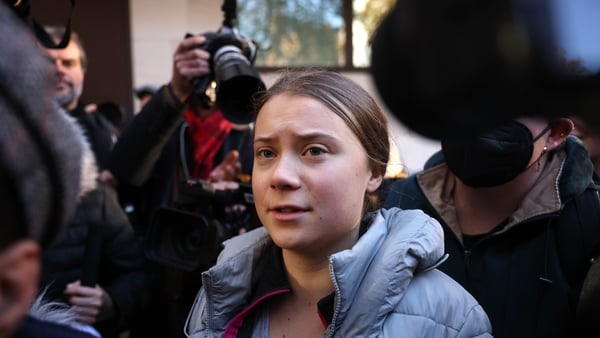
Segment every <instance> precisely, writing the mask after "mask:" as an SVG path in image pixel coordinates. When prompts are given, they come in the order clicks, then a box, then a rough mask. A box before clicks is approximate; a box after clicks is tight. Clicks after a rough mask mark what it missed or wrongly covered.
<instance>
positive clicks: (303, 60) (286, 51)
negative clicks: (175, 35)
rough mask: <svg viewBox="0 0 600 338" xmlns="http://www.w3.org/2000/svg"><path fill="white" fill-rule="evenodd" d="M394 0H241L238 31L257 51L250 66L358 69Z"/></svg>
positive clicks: (364, 62) (367, 60)
mask: <svg viewBox="0 0 600 338" xmlns="http://www.w3.org/2000/svg"><path fill="white" fill-rule="evenodd" d="M394 4H395V0H243V1H238V4H237V20H238V28H239V31H240V32H241V33H242V34H243V35H244V36H246V37H247V38H249V39H252V40H254V41H255V42H256V43H257V44H258V46H259V48H260V50H259V52H258V55H257V58H256V61H255V67H256V68H258V69H260V70H266V71H268V70H272V69H277V68H282V67H304V66H319V67H324V68H331V69H340V70H361V69H365V68H368V67H369V64H370V52H371V47H370V39H371V36H372V35H373V33H374V31H375V29H376V27H377V25H378V24H379V22H380V20H381V19H383V17H384V16H385V14H386V13H387V11H388V10H389V9H390V8H391V7H392V6H393V5H394Z"/></svg>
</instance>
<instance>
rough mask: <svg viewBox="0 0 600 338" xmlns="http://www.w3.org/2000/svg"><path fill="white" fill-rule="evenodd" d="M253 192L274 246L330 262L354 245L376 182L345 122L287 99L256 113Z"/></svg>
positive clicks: (313, 104)
mask: <svg viewBox="0 0 600 338" xmlns="http://www.w3.org/2000/svg"><path fill="white" fill-rule="evenodd" d="M254 152H255V159H254V167H253V171H252V188H253V193H254V201H255V205H256V210H257V213H258V216H259V218H260V220H261V221H262V224H263V225H264V226H265V227H266V228H267V230H268V231H269V233H270V235H271V237H272V238H273V241H274V242H275V243H276V244H277V245H278V246H280V247H281V248H283V249H284V250H291V251H295V252H298V253H300V254H304V255H315V256H323V255H329V254H331V253H333V252H337V251H340V250H343V249H346V248H350V247H351V246H352V245H353V244H354V243H355V242H356V239H357V236H358V227H359V223H360V220H361V217H362V210H363V202H364V197H365V193H366V192H372V191H374V190H375V189H376V188H377V187H378V186H379V184H380V183H381V179H382V178H381V175H377V174H374V173H373V171H372V170H371V166H370V164H369V160H368V158H367V154H366V152H365V150H364V148H363V146H362V145H361V144H360V142H359V140H358V138H357V137H356V135H354V133H353V132H352V131H351V130H350V129H349V128H348V127H347V126H346V124H345V123H344V121H343V120H342V119H341V118H340V117H338V116H337V115H336V114H335V113H333V112H332V111H330V110H329V109H328V108H326V107H325V106H324V105H322V104H321V103H320V102H319V101H317V100H315V99H312V98H309V97H304V96H294V95H290V94H279V95H276V96H274V97H273V98H271V99H270V100H269V101H268V102H267V103H266V104H265V105H264V106H263V107H262V109H261V110H260V112H259V114H258V117H257V119H256V126H255V136H254Z"/></svg>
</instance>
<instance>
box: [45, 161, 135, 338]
mask: <svg viewBox="0 0 600 338" xmlns="http://www.w3.org/2000/svg"><path fill="white" fill-rule="evenodd" d="M90 156H91V155H88V159H89V157H90ZM89 161H91V162H92V163H91V164H90V163H88V165H86V166H85V167H86V168H87V169H88V171H87V172H86V173H84V174H83V176H85V177H86V178H87V181H86V180H84V181H82V196H81V199H80V201H79V203H78V205H77V208H76V210H75V215H74V216H73V217H72V218H71V219H70V220H69V222H68V224H67V227H66V229H65V231H64V232H63V234H62V236H61V237H60V238H59V240H58V241H57V242H56V243H55V244H54V245H53V246H51V247H49V248H48V249H47V250H46V251H44V254H43V258H42V278H41V281H40V287H41V290H42V291H43V290H44V289H45V287H46V286H48V290H47V291H46V298H47V299H49V300H62V301H63V302H65V303H68V302H67V300H66V299H65V297H64V293H63V291H64V289H65V286H66V285H67V284H68V283H71V282H74V281H76V280H81V281H82V283H83V284H84V285H92V286H93V285H95V284H98V285H100V286H101V287H102V288H103V289H104V290H106V292H107V293H108V294H109V295H110V297H111V299H112V301H113V305H114V307H115V310H116V316H115V317H114V318H111V319H108V320H106V321H105V322H101V323H98V324H97V325H96V326H95V327H96V329H98V331H100V332H101V333H102V335H103V337H110V336H113V335H116V334H117V333H119V332H122V331H124V330H125V329H127V327H128V325H129V324H130V323H131V321H132V318H133V317H134V315H135V314H137V312H139V311H140V308H141V306H142V300H143V299H142V297H143V296H144V287H145V279H144V278H145V277H144V273H143V268H144V263H145V261H144V256H143V247H142V243H141V240H140V239H139V237H137V236H136V234H135V232H134V230H133V228H132V227H131V224H130V223H129V220H128V218H127V216H126V215H125V213H124V211H123V209H122V208H121V206H120V205H119V203H118V199H117V196H116V193H115V191H114V189H113V188H111V187H109V186H106V185H103V184H100V183H97V182H96V180H95V178H96V177H97V168H96V167H95V165H94V163H93V160H91V159H89Z"/></svg>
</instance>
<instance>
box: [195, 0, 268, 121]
mask: <svg viewBox="0 0 600 338" xmlns="http://www.w3.org/2000/svg"><path fill="white" fill-rule="evenodd" d="M221 9H222V10H223V13H224V15H225V19H224V21H223V25H222V26H221V28H219V30H218V31H217V32H216V33H215V32H207V33H204V34H202V35H203V36H204V37H205V38H206V42H205V43H204V44H203V45H202V46H199V47H198V48H202V49H204V50H206V51H208V52H210V54H211V59H210V68H211V73H210V75H207V76H202V77H197V78H194V79H192V88H193V91H194V94H195V95H196V96H197V97H198V98H199V99H200V101H201V103H202V104H203V105H205V107H210V106H211V105H212V99H211V98H210V97H209V95H207V93H206V90H207V89H208V88H209V86H210V84H211V83H212V82H213V81H215V82H216V84H217V87H216V102H217V105H218V106H219V108H220V109H221V112H222V113H223V116H224V117H225V118H226V119H228V120H229V121H231V122H233V123H239V124H245V123H250V122H252V120H253V114H252V111H253V107H252V100H253V98H254V95H255V94H256V93H258V92H260V91H264V90H265V89H266V87H265V84H264V83H263V81H262V80H261V78H260V75H259V74H258V73H257V72H256V70H255V69H254V68H252V64H253V63H254V60H255V58H256V52H257V47H256V44H255V43H254V42H253V41H252V40H250V39H245V38H244V37H242V36H241V35H240V34H239V32H238V31H237V29H236V27H235V24H234V22H235V19H236V1H235V0H225V2H224V3H223V6H222V7H221ZM188 36H190V34H188V35H186V37H188Z"/></svg>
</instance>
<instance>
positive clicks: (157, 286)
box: [110, 35, 253, 337]
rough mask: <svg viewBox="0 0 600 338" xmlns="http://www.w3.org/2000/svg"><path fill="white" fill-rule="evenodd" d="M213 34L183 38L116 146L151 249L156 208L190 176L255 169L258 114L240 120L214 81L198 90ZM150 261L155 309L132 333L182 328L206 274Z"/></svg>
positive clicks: (209, 178)
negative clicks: (226, 111)
mask: <svg viewBox="0 0 600 338" xmlns="http://www.w3.org/2000/svg"><path fill="white" fill-rule="evenodd" d="M206 40H207V39H206V37H205V36H204V35H194V36H188V37H186V38H185V39H184V40H182V41H181V42H180V44H179V46H178V47H177V49H176V51H175V53H174V56H173V73H172V77H171V80H170V82H169V83H168V84H166V85H164V86H162V87H161V88H160V89H159V90H158V91H157V92H156V94H155V95H154V96H153V98H152V99H151V100H150V101H149V102H148V103H147V104H146V105H145V106H144V107H143V108H142V110H141V111H140V113H139V114H137V115H136V117H135V118H134V119H133V120H132V121H131V122H130V123H129V125H128V126H127V128H125V130H124V131H123V133H122V135H121V137H120V139H119V140H118V142H117V144H116V145H115V147H114V150H113V157H112V163H111V166H110V169H111V171H112V172H113V174H114V176H115V177H116V178H117V180H118V182H119V183H118V189H119V193H120V197H121V200H122V201H123V202H124V203H129V204H130V205H132V206H133V207H134V214H133V215H132V216H133V217H132V219H133V220H134V224H135V226H136V229H137V231H138V233H139V234H140V235H142V236H144V237H145V240H146V250H148V246H149V244H148V242H149V237H150V234H149V227H150V226H151V224H152V222H153V221H154V220H155V219H156V217H154V216H156V214H157V211H158V210H162V209H164V208H176V207H177V199H178V194H179V193H180V192H179V189H180V186H181V185H182V184H184V183H185V182H187V181H189V180H190V179H194V180H203V181H205V182H210V183H214V184H215V185H221V186H223V185H227V183H225V184H223V182H234V181H239V180H240V177H241V174H247V175H249V174H250V171H251V168H252V159H253V156H252V143H251V140H252V138H251V129H250V125H249V124H248V123H247V122H250V121H249V120H248V121H243V122H246V123H240V124H237V123H233V122H230V120H228V119H226V118H224V116H223V113H222V112H221V109H220V108H221V104H217V103H216V102H215V97H214V95H212V94H214V93H210V91H211V88H208V92H209V93H208V95H206V96H203V95H199V94H197V93H194V86H193V85H192V83H193V80H198V79H203V80H206V79H211V78H212V75H213V69H212V68H213V67H211V63H212V62H214V61H213V60H212V59H211V58H212V57H213V55H212V54H211V53H210V52H209V51H208V50H207V48H206V47H207V46H206V43H207V41H206ZM217 71H218V70H217ZM216 75H217V76H216V79H217V80H219V79H220V78H221V77H219V74H216ZM217 93H218V92H217ZM217 95H218V94H217ZM216 101H218V99H216ZM217 182H221V183H217ZM233 185H234V186H236V185H237V184H236V183H234V184H233ZM204 204H209V203H203V202H199V203H198V208H200V209H202V208H205V207H207V205H204ZM247 212H250V211H249V210H248V211H247ZM167 221H170V220H169V219H168V220H167ZM166 228H168V227H166ZM168 230H169V229H166V231H168ZM159 239H162V238H159ZM184 239H185V238H182V240H184ZM219 244H220V243H219ZM196 258H197V259H199V260H200V259H201V257H196ZM211 259H212V258H211ZM148 263H149V265H148V273H149V275H150V276H152V277H151V278H152V279H153V280H152V281H151V283H152V286H151V290H150V297H149V299H148V302H149V303H148V304H147V306H146V307H145V308H146V309H147V313H146V314H144V315H142V316H141V317H142V319H143V323H140V325H139V328H137V329H134V330H132V332H131V334H132V337H134V336H136V335H137V334H139V335H140V336H143V337H176V336H180V335H182V328H183V325H184V321H185V316H186V314H187V311H188V310H189V307H190V305H191V304H192V302H193V299H194V296H195V294H196V292H197V290H198V288H199V287H200V284H201V283H200V281H199V278H198V276H196V275H195V274H193V273H189V272H186V271H181V269H178V268H177V267H173V266H168V265H164V264H156V262H155V261H152V260H150V261H149V262H148ZM165 312H167V313H166V315H165ZM165 320H166V321H167V323H165ZM148 323H151V324H148ZM154 325H155V327H154Z"/></svg>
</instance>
